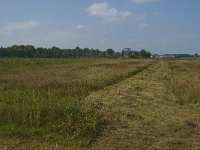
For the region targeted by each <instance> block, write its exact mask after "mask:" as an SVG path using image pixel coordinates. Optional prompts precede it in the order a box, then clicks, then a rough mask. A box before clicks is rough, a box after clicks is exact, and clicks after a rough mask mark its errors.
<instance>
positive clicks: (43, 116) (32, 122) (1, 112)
mask: <svg viewBox="0 0 200 150" xmlns="http://www.w3.org/2000/svg"><path fill="white" fill-rule="evenodd" d="M150 62H151V61H149V60H115V59H0V134H2V135H15V136H35V135H39V136H43V137H50V138H51V137H54V138H55V137H56V138H57V137H60V136H61V137H65V138H66V137H67V138H69V139H74V138H82V137H86V138H92V137H94V136H96V134H98V127H97V122H98V116H97V115H96V114H95V113H92V114H91V113H90V114H88V113H85V111H84V110H83V107H82V104H83V103H84V98H85V97H86V96H87V95H89V94H90V93H92V92H94V91H97V90H99V89H102V88H104V87H105V86H108V85H112V84H115V83H117V82H119V81H121V80H123V79H125V78H127V77H129V76H132V75H134V74H136V73H137V72H140V71H142V70H144V69H145V68H147V67H148V65H149V64H150Z"/></svg>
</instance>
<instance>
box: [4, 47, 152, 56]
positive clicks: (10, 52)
mask: <svg viewBox="0 0 200 150" xmlns="http://www.w3.org/2000/svg"><path fill="white" fill-rule="evenodd" d="M150 56H151V53H150V52H147V51H146V50H144V49H142V50H140V51H135V50H131V49H124V50H122V51H121V52H115V51H114V50H113V49H110V48H109V49H107V50H104V51H101V50H99V49H89V48H83V49H82V48H80V47H78V46H77V47H76V48H74V49H60V48H58V47H55V46H53V47H52V48H43V47H38V48H35V47H34V46H32V45H13V46H10V47H0V57H27V58H149V57H150Z"/></svg>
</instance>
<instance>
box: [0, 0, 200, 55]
mask: <svg viewBox="0 0 200 150" xmlns="http://www.w3.org/2000/svg"><path fill="white" fill-rule="evenodd" d="M199 6H200V0H0V46H3V47H7V46H12V45H34V46H35V47H47V48H48V47H52V46H57V47H59V48H75V47H76V46H79V47H81V48H95V49H96V48H98V49H100V50H106V49H108V48H112V49H114V50H115V51H121V50H122V49H123V48H132V49H133V50H140V49H145V50H148V51H151V52H152V53H154V54H156V53H157V54H166V53H169V54H171V53H190V54H194V53H198V54H200V9H199Z"/></svg>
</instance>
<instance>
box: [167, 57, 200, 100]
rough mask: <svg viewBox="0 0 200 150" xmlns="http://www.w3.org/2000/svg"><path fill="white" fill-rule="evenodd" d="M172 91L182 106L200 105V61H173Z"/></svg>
mask: <svg viewBox="0 0 200 150" xmlns="http://www.w3.org/2000/svg"><path fill="white" fill-rule="evenodd" d="M169 64H170V68H171V69H172V82H171V87H172V91H173V93H174V94H175V96H176V97H177V101H178V102H179V103H180V104H200V60H198V59H197V60H171V61H169Z"/></svg>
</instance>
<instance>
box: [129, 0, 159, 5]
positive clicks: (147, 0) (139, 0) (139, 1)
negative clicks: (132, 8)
mask: <svg viewBox="0 0 200 150" xmlns="http://www.w3.org/2000/svg"><path fill="white" fill-rule="evenodd" d="M130 1H131V2H133V3H135V4H144V3H151V2H157V1H159V0H130Z"/></svg>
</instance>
